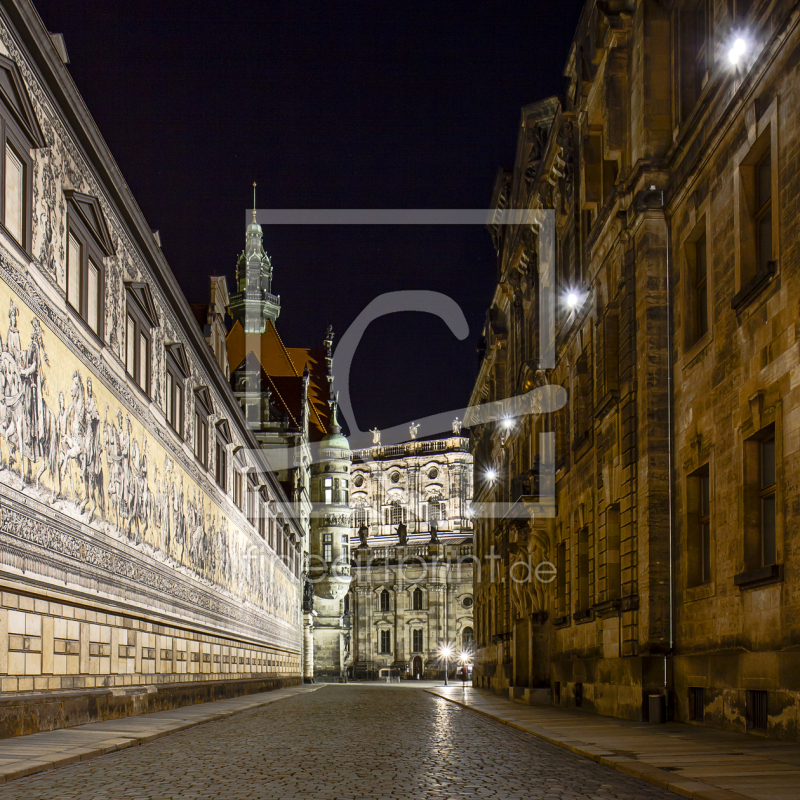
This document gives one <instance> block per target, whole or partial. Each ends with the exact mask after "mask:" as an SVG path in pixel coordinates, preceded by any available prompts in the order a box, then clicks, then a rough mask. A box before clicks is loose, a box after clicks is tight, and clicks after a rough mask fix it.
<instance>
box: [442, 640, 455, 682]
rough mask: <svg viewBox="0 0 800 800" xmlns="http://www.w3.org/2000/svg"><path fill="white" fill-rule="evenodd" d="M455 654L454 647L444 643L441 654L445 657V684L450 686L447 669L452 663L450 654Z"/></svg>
mask: <svg viewBox="0 0 800 800" xmlns="http://www.w3.org/2000/svg"><path fill="white" fill-rule="evenodd" d="M452 654H453V648H452V647H451V646H450V645H449V644H443V645H442V646H441V649H440V650H439V655H440V656H441V657H442V658H443V659H444V685H445V686H449V684H448V682H447V669H448V666H449V664H450V656H451V655H452Z"/></svg>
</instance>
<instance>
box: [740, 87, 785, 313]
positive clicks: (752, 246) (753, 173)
mask: <svg viewBox="0 0 800 800" xmlns="http://www.w3.org/2000/svg"><path fill="white" fill-rule="evenodd" d="M756 109H757V103H755V102H754V103H753V105H752V106H751V108H750V109H748V112H747V113H746V114H745V116H748V115H749V114H750V113H752V114H753V115H755V113H756ZM767 153H769V157H770V178H771V181H770V201H769V204H768V207H767V204H764V205H763V207H762V208H756V197H757V192H756V185H757V169H758V167H759V165H760V164H762V163H763V160H764V158H765V156H766V154H767ZM733 166H734V192H733V203H734V217H733V220H734V239H735V247H734V265H735V290H736V292H735V294H734V296H733V298H732V299H731V308H733V309H734V310H735V311H737V312H740V311H742V310H743V309H744V308H746V307H747V306H748V305H749V304H750V303H751V302H753V301H754V300H755V299H756V298H757V297H759V296H760V295H761V294H762V292H763V291H764V290H765V289H766V288H767V286H769V285H770V283H773V282H774V280H773V279H774V278H775V277H776V275H778V274H779V271H780V225H779V222H780V207H779V205H778V203H779V198H780V194H779V176H780V149H779V147H778V98H777V97H776V98H775V99H774V100H773V101H772V103H770V105H769V107H768V108H767V110H766V111H765V112H764V113H763V114H762V115H761V116H760V117H759V118H758V119H757V120H756V121H754V123H753V124H751V125H748V126H747V141H746V142H745V143H744V144H743V145H742V146H741V147H740V148H739V150H738V151H737V153H736V154H735V156H734V159H733ZM767 213H769V215H770V218H771V239H772V241H771V247H770V251H771V259H769V260H767V261H766V262H765V263H761V261H760V260H759V259H760V255H759V253H758V244H759V240H758V236H757V235H756V231H757V222H758V221H759V220H760V219H763V217H764V215H765V214H767ZM759 214H760V215H761V216H758V215H759Z"/></svg>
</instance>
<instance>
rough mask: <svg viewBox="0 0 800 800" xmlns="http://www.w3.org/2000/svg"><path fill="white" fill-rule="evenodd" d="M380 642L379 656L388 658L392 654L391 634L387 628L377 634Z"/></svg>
mask: <svg viewBox="0 0 800 800" xmlns="http://www.w3.org/2000/svg"><path fill="white" fill-rule="evenodd" d="M378 637H379V641H380V649H379V652H380V655H383V656H388V655H391V654H392V632H391V631H390V630H389V629H388V628H381V629H380V631H379V632H378Z"/></svg>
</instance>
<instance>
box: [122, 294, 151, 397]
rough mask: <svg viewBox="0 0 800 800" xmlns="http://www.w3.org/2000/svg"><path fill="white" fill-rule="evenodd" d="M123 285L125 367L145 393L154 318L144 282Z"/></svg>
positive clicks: (148, 390)
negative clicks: (124, 301)
mask: <svg viewBox="0 0 800 800" xmlns="http://www.w3.org/2000/svg"><path fill="white" fill-rule="evenodd" d="M126 288H127V303H126V306H127V307H126V313H125V369H126V370H127V371H128V374H129V375H130V376H131V377H132V378H133V379H134V380H135V381H136V383H137V384H138V385H139V388H140V389H141V390H142V391H143V392H144V393H145V394H146V395H148V396H149V395H150V357H151V341H152V330H153V328H157V327H158V317H157V316H156V310H155V305H154V304H153V297H152V295H151V293H150V287H148V286H147V284H146V283H128V284H126Z"/></svg>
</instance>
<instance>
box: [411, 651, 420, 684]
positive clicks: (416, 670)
mask: <svg viewBox="0 0 800 800" xmlns="http://www.w3.org/2000/svg"><path fill="white" fill-rule="evenodd" d="M411 673H412V675H413V676H414V678H415V680H416V679H420V678H422V659H421V658H420V657H419V656H414V664H413V666H412V667H411Z"/></svg>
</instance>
